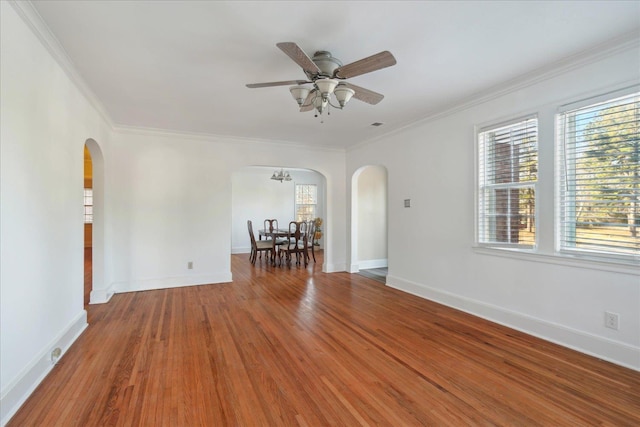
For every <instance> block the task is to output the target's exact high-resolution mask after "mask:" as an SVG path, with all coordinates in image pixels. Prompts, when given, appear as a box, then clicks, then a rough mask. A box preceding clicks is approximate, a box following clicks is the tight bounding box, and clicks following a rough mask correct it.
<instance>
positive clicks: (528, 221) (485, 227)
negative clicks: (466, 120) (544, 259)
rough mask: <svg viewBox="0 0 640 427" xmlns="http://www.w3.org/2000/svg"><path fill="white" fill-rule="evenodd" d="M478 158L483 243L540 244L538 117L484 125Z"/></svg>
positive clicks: (515, 245) (525, 246)
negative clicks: (502, 124)
mask: <svg viewBox="0 0 640 427" xmlns="http://www.w3.org/2000/svg"><path fill="white" fill-rule="evenodd" d="M478 160H479V162H478V163H479V164H478V172H479V176H478V183H479V188H478V242H479V243H481V244H487V245H490V246H504V247H513V248H523V249H528V248H532V247H533V246H535V244H536V223H535V218H536V211H535V206H536V191H535V189H536V182H537V176H538V119H537V118H536V117H530V118H527V119H524V120H521V121H518V122H515V123H511V124H508V125H504V126H500V127H494V128H489V129H483V130H481V131H480V132H479V134H478Z"/></svg>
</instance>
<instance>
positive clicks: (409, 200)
mask: <svg viewBox="0 0 640 427" xmlns="http://www.w3.org/2000/svg"><path fill="white" fill-rule="evenodd" d="M404 207H405V208H410V207H411V199H404Z"/></svg>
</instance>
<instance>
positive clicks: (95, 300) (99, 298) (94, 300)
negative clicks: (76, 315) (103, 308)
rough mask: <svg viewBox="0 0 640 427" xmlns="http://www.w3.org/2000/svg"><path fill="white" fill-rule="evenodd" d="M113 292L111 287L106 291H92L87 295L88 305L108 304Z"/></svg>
mask: <svg viewBox="0 0 640 427" xmlns="http://www.w3.org/2000/svg"><path fill="white" fill-rule="evenodd" d="M114 293H115V291H114V290H113V285H111V286H109V288H108V289H92V290H91V293H90V294H89V304H105V303H108V302H109V300H110V299H111V297H112V296H113V294H114Z"/></svg>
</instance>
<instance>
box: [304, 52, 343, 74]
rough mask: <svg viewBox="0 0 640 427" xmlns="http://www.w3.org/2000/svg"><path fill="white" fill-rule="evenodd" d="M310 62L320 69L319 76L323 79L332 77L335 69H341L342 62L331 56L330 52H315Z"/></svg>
mask: <svg viewBox="0 0 640 427" xmlns="http://www.w3.org/2000/svg"><path fill="white" fill-rule="evenodd" d="M311 60H312V61H313V62H314V63H315V64H316V65H317V66H318V68H319V69H320V75H322V76H325V77H333V72H334V71H335V69H336V68H339V67H342V62H340V61H339V60H338V59H336V58H334V57H333V56H331V52H329V51H326V50H319V51H317V52H316V53H314V54H313V58H311Z"/></svg>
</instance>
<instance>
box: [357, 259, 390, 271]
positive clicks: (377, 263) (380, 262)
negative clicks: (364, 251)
mask: <svg viewBox="0 0 640 427" xmlns="http://www.w3.org/2000/svg"><path fill="white" fill-rule="evenodd" d="M387 266H388V260H387V259H386V258H384V259H368V260H364V261H358V269H359V270H368V269H370V268H385V267H387Z"/></svg>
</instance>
